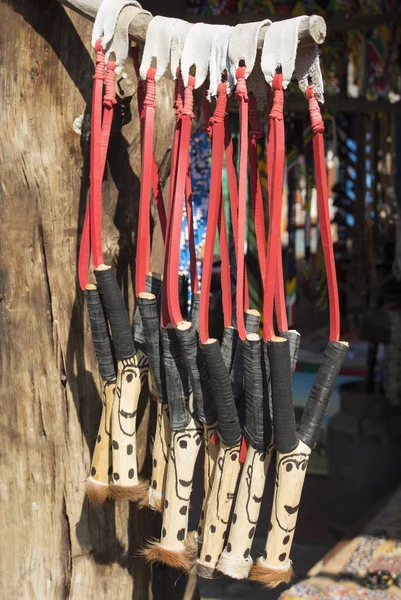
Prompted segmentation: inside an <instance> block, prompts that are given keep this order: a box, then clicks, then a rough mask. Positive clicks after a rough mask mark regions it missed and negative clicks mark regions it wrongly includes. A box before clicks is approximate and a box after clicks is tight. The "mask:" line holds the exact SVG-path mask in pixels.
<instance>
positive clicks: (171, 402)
mask: <svg viewBox="0 0 401 600" xmlns="http://www.w3.org/2000/svg"><path fill="white" fill-rule="evenodd" d="M161 340H162V351H163V362H164V369H165V374H166V389H167V398H168V406H169V418H170V426H171V429H172V430H173V431H181V429H184V428H185V427H186V426H187V425H188V423H189V421H190V420H191V415H190V414H189V412H188V410H187V408H186V403H185V393H184V385H183V377H184V376H185V375H184V374H183V371H184V369H183V363H184V360H183V358H182V355H181V346H180V343H179V341H178V338H177V336H176V334H175V330H174V329H170V328H165V327H162V328H161ZM185 372H186V370H185Z"/></svg>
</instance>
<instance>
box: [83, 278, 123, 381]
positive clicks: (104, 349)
mask: <svg viewBox="0 0 401 600" xmlns="http://www.w3.org/2000/svg"><path fill="white" fill-rule="evenodd" d="M84 293H85V297H86V305H87V307H88V313H89V319H90V324H91V330H92V339H93V345H94V347H95V353H96V358H97V362H98V365H99V372H100V376H101V378H102V379H103V381H110V380H111V379H114V378H115V376H116V370H115V366H114V358H113V352H112V349H111V341H110V333H109V328H108V326H107V321H106V316H105V314H104V310H103V306H102V303H101V301H100V297H99V292H98V291H97V289H93V290H91V289H89V290H85V292H84Z"/></svg>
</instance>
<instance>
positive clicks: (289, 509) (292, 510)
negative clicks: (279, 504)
mask: <svg viewBox="0 0 401 600" xmlns="http://www.w3.org/2000/svg"><path fill="white" fill-rule="evenodd" d="M284 508H285V510H286V511H287V512H288V514H289V515H294V514H295V513H296V512H297V510H298V508H299V504H297V505H296V506H288V504H284Z"/></svg>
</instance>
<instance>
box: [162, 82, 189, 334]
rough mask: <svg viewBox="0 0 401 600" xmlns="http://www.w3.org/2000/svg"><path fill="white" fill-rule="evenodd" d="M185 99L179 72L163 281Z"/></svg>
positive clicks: (164, 304)
mask: <svg viewBox="0 0 401 600" xmlns="http://www.w3.org/2000/svg"><path fill="white" fill-rule="evenodd" d="M183 99H184V84H183V81H182V76H181V72H180V71H179V70H177V74H176V79H175V100H174V108H175V112H176V115H177V120H176V124H175V128H174V137H173V147H172V152H171V168H170V187H169V194H168V207H167V226H166V241H165V249H164V256H165V258H164V271H163V279H164V281H167V268H168V261H169V257H170V247H171V243H170V242H171V240H170V225H171V219H172V214H173V198H174V190H175V186H176V178H177V163H178V148H179V142H180V137H181V125H182V122H181V113H182V109H183ZM161 313H162V314H161V324H162V326H163V327H167V325H168V324H169V323H170V316H169V310H168V305H167V286H166V285H164V286H163V287H162V311H161Z"/></svg>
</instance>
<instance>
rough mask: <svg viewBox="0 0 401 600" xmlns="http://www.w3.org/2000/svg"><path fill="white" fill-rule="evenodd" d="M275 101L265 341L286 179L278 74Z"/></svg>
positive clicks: (270, 335)
mask: <svg viewBox="0 0 401 600" xmlns="http://www.w3.org/2000/svg"><path fill="white" fill-rule="evenodd" d="M273 90H274V99H273V106H272V108H271V110H270V115H269V120H270V122H269V136H268V145H267V156H268V173H269V175H270V174H273V176H269V181H270V183H269V206H270V218H269V237H268V245H267V255H266V274H265V293H264V299H263V317H264V319H263V337H264V339H265V340H270V339H271V338H273V337H274V335H275V332H274V327H273V306H274V295H275V289H276V273H277V265H278V254H279V250H280V245H281V235H280V229H281V228H280V221H281V206H282V182H283V176H284V153H285V139H284V117H283V104H284V92H283V76H282V74H281V73H280V74H276V75H274V78H273Z"/></svg>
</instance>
